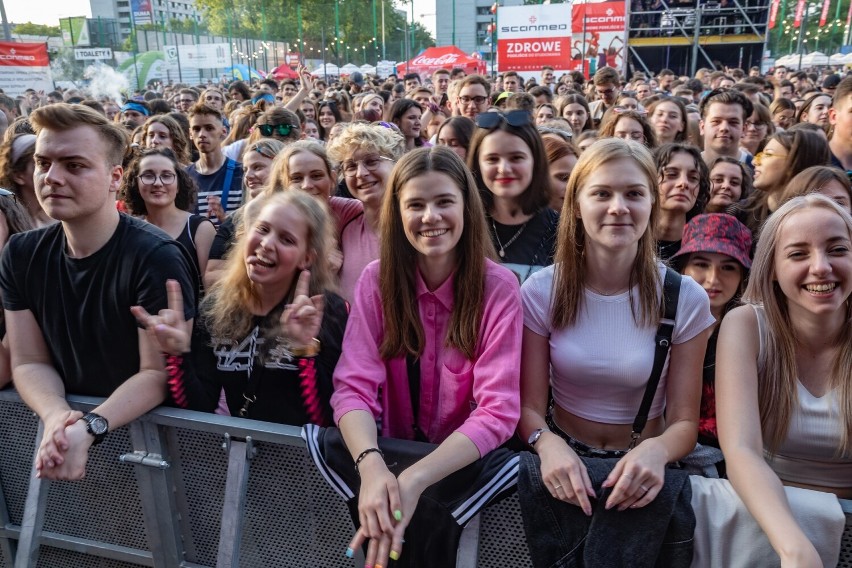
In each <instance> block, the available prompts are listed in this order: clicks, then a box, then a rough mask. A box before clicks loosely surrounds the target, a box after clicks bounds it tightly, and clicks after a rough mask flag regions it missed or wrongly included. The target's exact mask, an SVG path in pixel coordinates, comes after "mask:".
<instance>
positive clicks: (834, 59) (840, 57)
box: [828, 53, 848, 65]
mask: <svg viewBox="0 0 852 568" xmlns="http://www.w3.org/2000/svg"><path fill="white" fill-rule="evenodd" d="M847 55H848V54H846V53H835V54H834V55H830V56H829V57H828V64H829V65H843V64H844V63H846V59H845V58H846V56H847Z"/></svg>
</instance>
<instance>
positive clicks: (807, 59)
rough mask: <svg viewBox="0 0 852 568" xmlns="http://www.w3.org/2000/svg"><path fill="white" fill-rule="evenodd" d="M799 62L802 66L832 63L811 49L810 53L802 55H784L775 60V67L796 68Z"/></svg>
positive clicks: (819, 65)
mask: <svg viewBox="0 0 852 568" xmlns="http://www.w3.org/2000/svg"><path fill="white" fill-rule="evenodd" d="M832 57H834V56H832ZM800 64H801V66H802V67H821V66H825V65H832V63H829V57H828V56H827V55H826V54H824V53H822V52H820V51H812V52H811V53H806V54H804V55H800V54H798V53H791V54H790V55H785V56H784V57H781V58H780V59H778V60H776V61H775V66H776V67H777V66H779V65H783V66H785V67H790V68H792V69H798V68H799V65H800Z"/></svg>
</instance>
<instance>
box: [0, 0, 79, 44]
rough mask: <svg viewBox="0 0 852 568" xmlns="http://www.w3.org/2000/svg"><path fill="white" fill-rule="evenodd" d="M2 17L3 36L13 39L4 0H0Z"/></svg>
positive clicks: (8, 39) (7, 39)
mask: <svg viewBox="0 0 852 568" xmlns="http://www.w3.org/2000/svg"><path fill="white" fill-rule="evenodd" d="M0 18H2V19H3V37H5V38H6V41H12V28H11V27H10V26H9V20H7V19H6V6H5V5H4V4H3V0H0ZM69 19H70V18H69ZM68 23H69V24H70V23H71V22H68Z"/></svg>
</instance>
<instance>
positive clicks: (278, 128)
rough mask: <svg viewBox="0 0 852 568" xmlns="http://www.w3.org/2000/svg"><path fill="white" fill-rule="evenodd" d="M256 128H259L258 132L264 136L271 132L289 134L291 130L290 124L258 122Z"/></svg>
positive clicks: (280, 134) (270, 134)
mask: <svg viewBox="0 0 852 568" xmlns="http://www.w3.org/2000/svg"><path fill="white" fill-rule="evenodd" d="M257 129H258V130H260V133H261V134H263V135H264V136H272V133H273V132H274V133H277V134H278V136H289V135H290V132H292V131H293V125H292V124H277V125H274V126H273V125H272V124H258V125H257Z"/></svg>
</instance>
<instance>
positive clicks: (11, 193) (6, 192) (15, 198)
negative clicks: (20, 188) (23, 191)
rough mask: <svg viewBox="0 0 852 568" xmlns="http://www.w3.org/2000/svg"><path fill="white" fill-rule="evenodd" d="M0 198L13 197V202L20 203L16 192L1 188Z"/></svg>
mask: <svg viewBox="0 0 852 568" xmlns="http://www.w3.org/2000/svg"><path fill="white" fill-rule="evenodd" d="M0 197H11V198H12V201H14V202H15V203H17V202H18V195H17V194H16V193H15V192H14V191H9V190H8V189H6V188H3V187H0Z"/></svg>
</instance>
